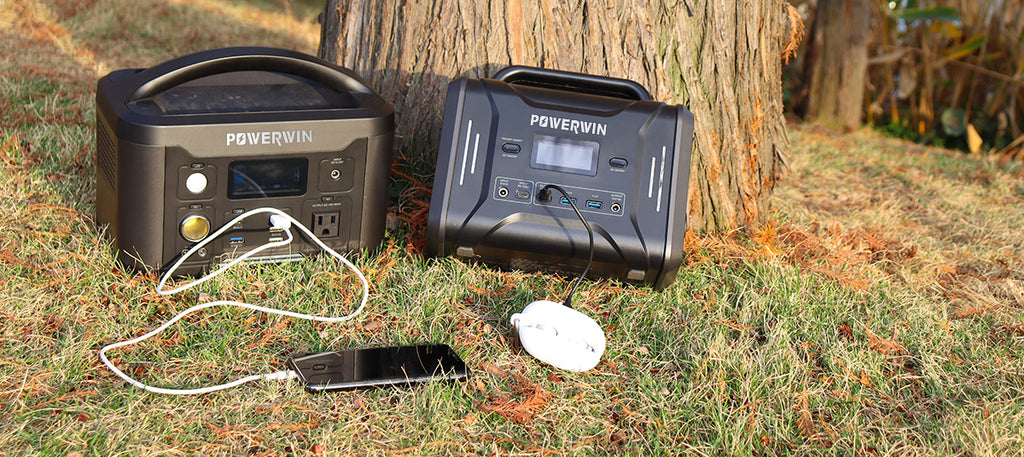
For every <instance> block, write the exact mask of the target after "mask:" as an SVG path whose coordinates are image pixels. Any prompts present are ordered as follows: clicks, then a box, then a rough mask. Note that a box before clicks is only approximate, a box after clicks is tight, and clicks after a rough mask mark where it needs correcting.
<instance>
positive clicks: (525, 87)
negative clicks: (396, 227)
mask: <svg viewBox="0 0 1024 457" xmlns="http://www.w3.org/2000/svg"><path fill="white" fill-rule="evenodd" d="M692 139H693V115H692V114H690V112H689V111H688V110H687V109H686V108H685V107H682V106H672V105H667V104H665V103H660V102H657V101H654V100H652V99H651V96H650V94H649V93H648V92H647V90H646V89H644V88H643V86H641V85H639V84H637V83H635V82H633V81H628V80H623V79H615V78H606V77H598V76H592V75H584V74H578V73H568V72H561V71H554V70H546V69H539V68H530V67H509V68H506V69H505V70H502V71H501V72H499V73H498V74H497V75H496V76H495V78H494V79H466V78H463V79H459V80H456V81H454V82H452V83H451V84H450V85H449V86H448V99H447V104H446V106H445V112H444V126H443V129H442V132H441V146H440V150H439V151H438V158H437V174H436V177H435V179H434V189H433V194H432V196H431V200H430V214H429V221H428V226H427V239H428V250H429V253H430V254H432V255H437V256H444V255H456V256H459V257H465V258H475V259H480V260H482V261H484V262H488V263H492V264H497V265H500V266H505V267H510V268H518V269H554V270H561V271H566V272H573V273H580V272H581V271H583V270H584V268H585V266H586V265H587V263H588V257H589V254H591V252H590V251H591V250H590V248H589V243H588V232H587V230H586V226H584V225H583V222H582V221H581V220H579V219H578V218H577V217H576V213H575V211H574V210H573V208H572V207H571V205H569V202H570V199H571V201H572V202H574V203H575V205H576V206H577V207H578V208H579V211H580V212H581V213H582V215H585V217H586V220H587V222H588V224H589V225H590V226H591V228H592V229H593V235H594V244H593V249H592V254H593V265H592V270H591V271H593V272H594V273H595V274H596V275H598V276H605V277H612V278H617V279H621V280H627V281H634V282H642V283H646V284H650V285H653V286H654V287H656V288H663V287H666V286H668V285H669V284H671V283H672V282H673V280H674V279H675V276H676V273H677V271H678V270H679V266H680V263H681V262H682V251H683V236H684V234H685V232H686V203H687V202H686V200H687V198H686V193H687V184H688V181H689V171H690V146H691V142H692ZM551 185H556V186H558V187H559V188H560V189H562V190H564V191H565V193H566V195H563V194H562V193H561V190H559V193H552V192H549V191H548V190H549V188H551ZM582 215H581V216H582ZM580 219H582V217H581V218H580Z"/></svg>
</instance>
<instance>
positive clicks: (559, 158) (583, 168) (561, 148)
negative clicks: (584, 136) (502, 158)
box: [530, 135, 601, 176]
mask: <svg viewBox="0 0 1024 457" xmlns="http://www.w3.org/2000/svg"><path fill="white" fill-rule="evenodd" d="M600 147H601V145H600V144H599V143H597V142H595V141H585V140H571V139H568V138H559V137H554V136H548V135H534V137H533V154H532V155H531V157H530V166H532V167H533V168H542V169H545V170H555V171H564V172H568V173H577V174H581V175H590V176H594V175H596V174H597V153H598V150H599V149H600Z"/></svg>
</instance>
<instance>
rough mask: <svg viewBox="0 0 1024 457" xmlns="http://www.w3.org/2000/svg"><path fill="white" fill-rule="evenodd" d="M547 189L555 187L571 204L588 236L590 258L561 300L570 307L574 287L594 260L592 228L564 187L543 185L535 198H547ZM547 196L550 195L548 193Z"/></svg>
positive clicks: (581, 279) (577, 285)
mask: <svg viewBox="0 0 1024 457" xmlns="http://www.w3.org/2000/svg"><path fill="white" fill-rule="evenodd" d="M548 189H555V190H557V191H559V192H561V193H562V196H563V197H565V200H566V201H567V202H569V206H571V207H572V210H573V211H575V212H576V216H577V217H579V218H580V221H581V222H583V226H584V227H586V228H587V235H589V236H590V249H588V250H589V251H590V258H588V259H587V266H586V267H585V268H583V273H580V277H579V278H576V284H573V286H572V289H571V290H569V294H568V295H566V296H565V301H563V302H562V304H563V305H565V306H568V307H570V308H572V294H574V293H576V288H577V287H579V286H580V283H581V282H583V277H584V276H586V275H587V272H588V271H590V264H591V263H593V262H594V230H593V229H591V228H590V223H589V222H587V220H586V219H585V218H584V217H583V213H581V212H580V209H579V208H577V207H576V203H574V202H573V201H572V197H570V196H569V194H568V193H566V192H565V189H562V188H561V187H560V186H558V185H557V184H547V185H545V186H544V188H542V189H541V190H540V192H538V193H537V198H538V199H540V200H542V201H543V200H547V198H545V197H544V195H545V194H550V193H551V192H550V191H549V190H548ZM548 197H550V195H549V196H548Z"/></svg>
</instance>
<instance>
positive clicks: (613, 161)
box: [608, 157, 629, 168]
mask: <svg viewBox="0 0 1024 457" xmlns="http://www.w3.org/2000/svg"><path fill="white" fill-rule="evenodd" d="M608 164H609V165H611V166H613V167H615V168H626V165H629V162H628V161H626V159H623V158H622V157H612V158H610V159H608Z"/></svg>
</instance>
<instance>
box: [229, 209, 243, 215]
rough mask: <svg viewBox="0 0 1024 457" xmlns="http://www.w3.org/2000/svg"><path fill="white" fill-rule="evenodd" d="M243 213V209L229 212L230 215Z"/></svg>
mask: <svg viewBox="0 0 1024 457" xmlns="http://www.w3.org/2000/svg"><path fill="white" fill-rule="evenodd" d="M244 212H245V208H235V209H233V210H231V214H242V213H244Z"/></svg>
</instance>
